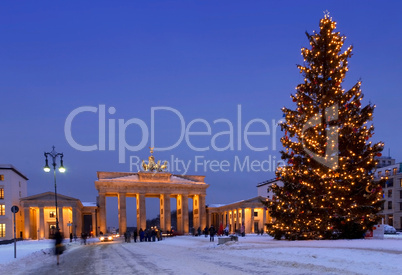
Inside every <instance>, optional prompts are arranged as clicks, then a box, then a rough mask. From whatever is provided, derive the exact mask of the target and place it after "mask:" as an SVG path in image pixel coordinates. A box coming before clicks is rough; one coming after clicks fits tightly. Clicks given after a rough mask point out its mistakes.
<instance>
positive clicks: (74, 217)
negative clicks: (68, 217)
mask: <svg viewBox="0 0 402 275" xmlns="http://www.w3.org/2000/svg"><path fill="white" fill-rule="evenodd" d="M72 226H73V228H72V232H73V236H74V235H77V237H80V236H79V235H78V233H77V228H78V226H79V224H78V213H77V207H76V206H75V207H73V225H72ZM105 232H106V231H105ZM79 233H81V229H80V232H79Z"/></svg>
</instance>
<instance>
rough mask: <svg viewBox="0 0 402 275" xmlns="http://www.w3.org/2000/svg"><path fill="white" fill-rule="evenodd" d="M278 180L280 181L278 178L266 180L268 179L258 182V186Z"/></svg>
mask: <svg viewBox="0 0 402 275" xmlns="http://www.w3.org/2000/svg"><path fill="white" fill-rule="evenodd" d="M276 181H280V180H278V179H270V180H266V181H263V182H260V183H259V184H257V187H260V186H264V185H267V184H270V183H274V182H276Z"/></svg>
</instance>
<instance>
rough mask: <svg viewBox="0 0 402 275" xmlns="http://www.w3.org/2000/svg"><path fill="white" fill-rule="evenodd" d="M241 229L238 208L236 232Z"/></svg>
mask: <svg viewBox="0 0 402 275" xmlns="http://www.w3.org/2000/svg"><path fill="white" fill-rule="evenodd" d="M240 227H241V224H240V211H239V208H236V230H239V229H240Z"/></svg>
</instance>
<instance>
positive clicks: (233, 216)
mask: <svg viewBox="0 0 402 275" xmlns="http://www.w3.org/2000/svg"><path fill="white" fill-rule="evenodd" d="M231 211H232V218H231V221H230V223H231V228H230V231H232V232H235V213H234V210H233V209H232V210H231Z"/></svg>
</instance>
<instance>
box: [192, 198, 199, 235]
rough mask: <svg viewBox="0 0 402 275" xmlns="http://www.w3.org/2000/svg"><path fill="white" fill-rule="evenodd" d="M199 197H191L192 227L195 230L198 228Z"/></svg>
mask: <svg viewBox="0 0 402 275" xmlns="http://www.w3.org/2000/svg"><path fill="white" fill-rule="evenodd" d="M199 206H200V203H199V196H198V195H194V196H193V227H194V229H195V230H197V228H198V227H199V226H200V209H199Z"/></svg>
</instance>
